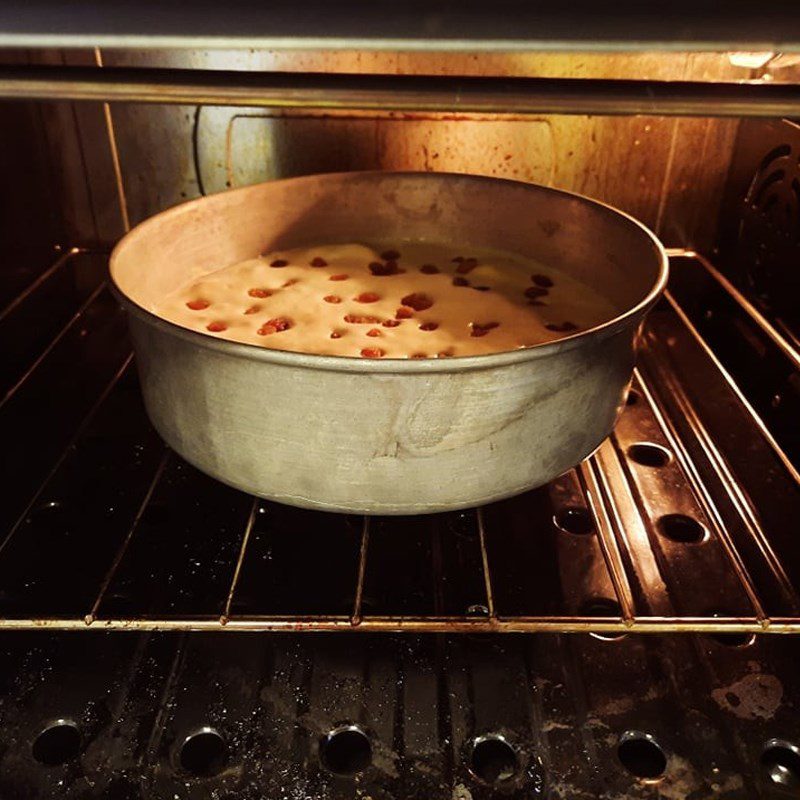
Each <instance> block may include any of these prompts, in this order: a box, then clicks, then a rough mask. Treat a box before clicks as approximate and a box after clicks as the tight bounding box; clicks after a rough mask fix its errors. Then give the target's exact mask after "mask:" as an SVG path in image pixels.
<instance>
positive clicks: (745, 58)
mask: <svg viewBox="0 0 800 800" xmlns="http://www.w3.org/2000/svg"><path fill="white" fill-rule="evenodd" d="M773 58H775V53H773V52H771V51H767V52H762V53H728V60H729V61H730V62H731V64H733V66H734V67H747V68H748V69H760V68H761V67H763V66H765V65H766V64H769V62H770V61H771V60H772V59H773Z"/></svg>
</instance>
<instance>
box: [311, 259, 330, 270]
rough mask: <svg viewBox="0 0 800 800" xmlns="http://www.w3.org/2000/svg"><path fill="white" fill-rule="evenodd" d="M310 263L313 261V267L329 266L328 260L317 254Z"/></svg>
mask: <svg viewBox="0 0 800 800" xmlns="http://www.w3.org/2000/svg"><path fill="white" fill-rule="evenodd" d="M310 263H311V266H312V267H327V266H328V262H327V261H326V260H325V259H324V258H320V257H319V256H316V257H315V258H312V259H311V262H310Z"/></svg>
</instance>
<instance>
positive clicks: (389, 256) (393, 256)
mask: <svg viewBox="0 0 800 800" xmlns="http://www.w3.org/2000/svg"><path fill="white" fill-rule="evenodd" d="M381 258H382V259H383V260H384V261H397V259H398V258H400V253H398V252H397V250H384V251H383V252H382V253H381Z"/></svg>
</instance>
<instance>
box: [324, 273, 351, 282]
mask: <svg viewBox="0 0 800 800" xmlns="http://www.w3.org/2000/svg"><path fill="white" fill-rule="evenodd" d="M349 277H350V276H349V275H345V274H344V273H343V272H342V273H340V274H339V275H331V276H330V278H328V280H329V281H346V280H347V279H348V278H349Z"/></svg>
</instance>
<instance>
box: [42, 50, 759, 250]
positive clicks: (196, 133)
mask: <svg viewBox="0 0 800 800" xmlns="http://www.w3.org/2000/svg"><path fill="white" fill-rule="evenodd" d="M31 57H32V59H33V60H36V61H43V60H44V61H49V62H51V63H52V62H54V61H59V60H62V61H64V62H67V63H81V64H95V63H104V64H106V65H109V66H111V65H119V66H123V65H124V66H140V65H141V66H144V65H147V66H175V67H198V68H211V69H213V68H226V69H243V70H286V71H327V72H386V73H396V72H400V73H416V74H426V73H427V74H453V75H458V74H464V75H478V74H480V75H501V76H503V75H508V76H562V77H581V76H585V77H608V78H634V77H635V78H654V79H676V80H677V79H696V80H725V79H741V78H746V77H749V76H750V74H751V72H750V70H749V69H745V68H742V67H737V66H733V65H732V64H731V62H730V60H729V59H728V57H727V56H724V55H718V54H656V55H650V54H616V55H599V54H590V55H585V56H584V55H575V54H571V55H560V54H481V55H480V56H478V55H474V54H459V53H448V54H430V53H354V52H273V51H258V52H256V51H249V50H248V51H209V50H189V51H186V50H183V51H181V50H173V51H107V52H103V53H99V52H97V51H78V50H72V51H63V52H61V51H50V52H44V53H42V52H37V53H35V54H34V55H33V56H31ZM46 114H47V133H48V136H49V137H50V141H51V147H52V148H53V150H54V151H55V152H56V153H57V154H60V157H61V170H60V171H61V174H62V175H63V176H64V180H63V182H62V183H61V185H60V186H59V187H58V188H59V191H61V192H63V193H64V197H65V200H66V202H65V208H66V214H67V222H68V228H69V231H70V233H71V235H72V240H73V241H80V242H85V241H99V242H101V243H108V242H111V241H113V240H114V239H115V238H116V236H117V235H118V234H119V233H121V232H122V230H123V227H124V222H125V219H126V217H127V218H128V219H129V221H130V223H131V224H135V223H136V222H138V221H139V220H141V219H143V218H145V217H147V216H149V215H151V214H153V213H154V212H156V211H158V210H160V209H162V208H165V207H167V206H170V205H173V204H175V203H179V202H181V201H182V200H185V199H187V198H191V197H195V196H197V195H198V194H200V193H201V192H203V191H205V192H206V193H210V192H216V191H220V190H223V189H225V188H226V187H228V186H240V185H244V184H248V183H254V182H258V181H262V180H267V179H271V178H279V177H286V176H292V175H301V174H308V173H314V172H325V171H339V170H342V169H387V170H399V169H411V170H415V169H418V170H434V171H455V172H475V173H481V174H486V175H496V176H502V177H509V178H514V179H519V180H525V181H534V182H537V183H543V184H546V185H551V186H556V187H559V188H564V189H569V190H572V191H577V192H581V193H585V194H588V195H591V196H594V197H600V198H602V199H604V200H606V201H608V202H610V203H612V204H614V205H616V206H618V207H620V208H622V209H624V210H625V211H628V212H630V213H632V214H634V215H635V216H637V217H639V218H640V219H642V220H643V221H644V222H645V223H646V224H648V225H649V226H651V227H652V228H653V229H655V230H656V231H657V232H658V233H659V235H660V236H661V237H662V238H663V240H664V241H665V242H666V243H667V244H668V245H689V246H694V247H698V248H707V247H708V246H709V245H710V244H711V242H712V241H713V238H714V234H715V227H716V220H717V208H718V205H719V198H720V196H721V191H722V187H723V184H724V181H725V175H726V172H727V168H728V164H729V162H730V158H731V151H732V146H733V141H734V138H735V133H736V128H737V122H736V121H735V120H714V119H688V118H672V119H670V118H663V117H589V116H566V115H563V116H542V117H537V118H530V117H527V118H512V117H493V118H486V117H483V118H479V117H471V118H465V117H461V118H457V116H456V115H449V116H447V115H438V116H437V115H416V114H415V115H409V114H403V115H393V114H390V113H386V114H381V115H376V114H356V115H353V114H352V113H350V114H348V115H346V116H345V115H336V114H330V113H328V114H325V115H322V114H318V113H314V112H313V111H305V112H302V113H299V112H294V111H291V112H290V111H267V112H262V111H259V110H254V109H242V108H222V107H203V108H202V109H199V108H196V107H194V106H192V107H187V106H145V105H116V106H114V107H113V108H112V109H110V113H108V114H106V113H105V112H104V109H103V107H102V106H101V105H99V104H82V105H81V104H74V105H73V104H69V103H61V104H53V105H51V106H48V107H47V111H46ZM111 131H113V141H114V142H115V143H116V147H117V150H118V165H119V176H120V177H121V181H122V186H123V188H124V192H120V191H119V190H118V186H117V181H116V180H115V178H116V176H115V163H114V153H113V148H112V147H111V141H112V139H111V138H110V137H109V134H110V132H111ZM121 203H122V204H124V205H126V206H127V209H126V211H127V213H125V212H124V211H123V209H122V208H121Z"/></svg>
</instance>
